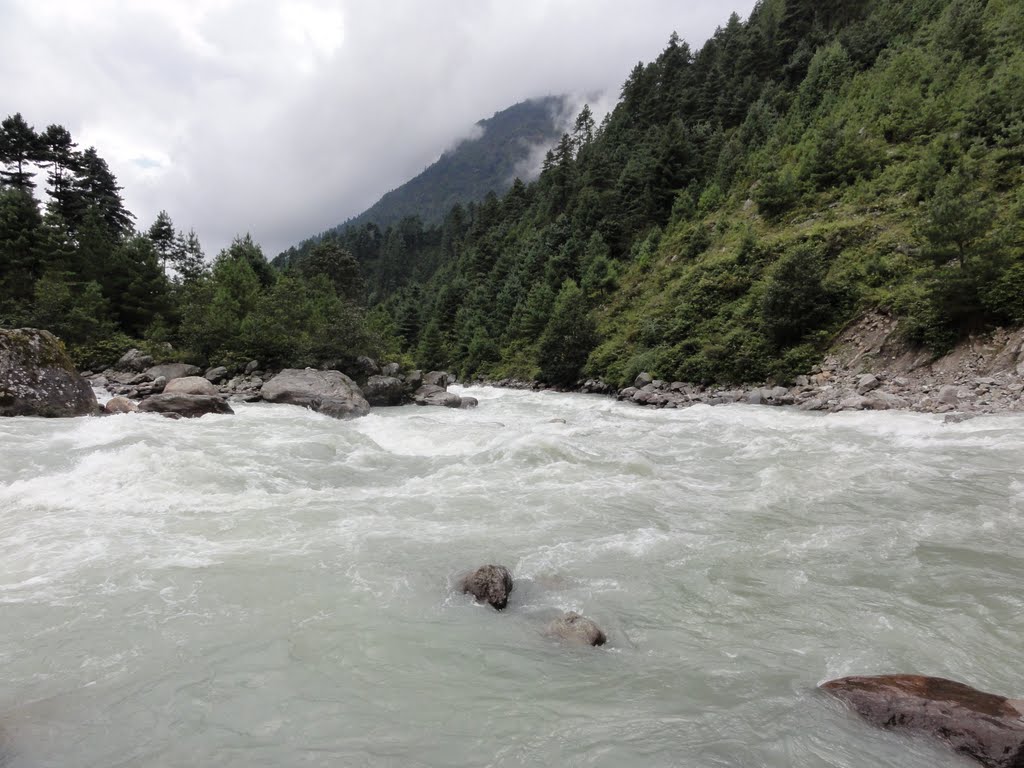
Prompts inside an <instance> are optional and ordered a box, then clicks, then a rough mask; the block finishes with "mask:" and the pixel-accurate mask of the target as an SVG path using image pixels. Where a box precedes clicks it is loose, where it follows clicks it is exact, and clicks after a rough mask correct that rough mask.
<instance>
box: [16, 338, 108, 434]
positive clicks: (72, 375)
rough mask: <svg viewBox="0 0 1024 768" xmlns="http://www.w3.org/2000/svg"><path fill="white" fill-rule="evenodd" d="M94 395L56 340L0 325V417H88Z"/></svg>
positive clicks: (95, 407) (93, 402)
mask: <svg viewBox="0 0 1024 768" xmlns="http://www.w3.org/2000/svg"><path fill="white" fill-rule="evenodd" d="M97 410H98V406H97V404H96V395H95V394H94V393H93V391H92V387H90V386H89V383H88V382H87V381H86V380H85V379H83V378H82V377H81V376H79V375H78V371H76V370H75V366H74V364H73V363H72V362H71V358H70V357H68V353H67V351H66V350H65V349H64V345H63V344H62V343H61V341H60V339H58V338H57V337H56V336H54V335H53V334H52V333H50V332H49V331H41V330H37V329H35V328H19V329H16V330H4V329H2V328H0V416H47V417H64V416H88V415H91V414H95V413H96V412H97Z"/></svg>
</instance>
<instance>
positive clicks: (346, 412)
mask: <svg viewBox="0 0 1024 768" xmlns="http://www.w3.org/2000/svg"><path fill="white" fill-rule="evenodd" d="M260 394H261V395H262V396H263V399H264V400H266V401H267V402H268V403H287V404H289V405H299V406H302V407H304V408H309V409H311V410H314V411H317V412H318V413H322V414H324V415H326V416H331V417H333V418H336V419H351V418H355V417H357V416H365V415H366V414H367V413H369V411H370V404H369V403H368V402H366V398H365V397H363V393H362V390H360V389H359V387H358V386H357V385H356V383H355V382H354V381H352V379H350V378H349V377H348V376H346V375H345V374H343V373H341V372H340V371H317V370H314V369H313V368H306V369H305V370H300V369H298V368H287V369H285V370H283V371H281V372H280V373H279V374H277V375H276V376H275V377H274V378H272V379H271V380H270V381H268V382H267V383H266V384H264V385H263V388H262V389H261V390H260Z"/></svg>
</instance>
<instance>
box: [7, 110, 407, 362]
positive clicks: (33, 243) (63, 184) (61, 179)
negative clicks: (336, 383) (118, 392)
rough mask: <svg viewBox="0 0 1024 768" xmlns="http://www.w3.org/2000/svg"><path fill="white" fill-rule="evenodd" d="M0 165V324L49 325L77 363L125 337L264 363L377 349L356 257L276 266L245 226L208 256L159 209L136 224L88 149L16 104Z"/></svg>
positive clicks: (195, 354)
mask: <svg viewBox="0 0 1024 768" xmlns="http://www.w3.org/2000/svg"><path fill="white" fill-rule="evenodd" d="M0 167H2V170H0V327H6V328H11V327H15V328H16V327H20V326H34V327H38V328H45V329H47V330H50V331H52V332H53V333H55V334H57V335H58V336H60V337H61V338H62V339H63V340H64V341H65V343H66V344H67V345H68V347H69V349H70V351H71V353H72V356H73V357H74V358H75V360H76V362H78V364H79V365H82V366H84V367H94V368H103V367H105V366H107V365H110V364H112V363H113V362H114V361H116V360H117V359H118V357H120V355H121V354H123V353H124V352H125V351H127V350H128V349H129V348H130V347H132V346H142V347H145V348H146V349H148V350H150V351H151V352H152V353H153V354H154V355H155V356H157V357H158V358H160V359H162V360H167V359H185V360H189V361H190V362H196V363H201V364H207V363H212V364H227V365H235V364H238V363H244V362H245V361H246V360H249V359H252V358H257V359H259V360H261V361H263V362H264V363H265V364H267V365H271V366H274V365H276V366H284V365H313V364H317V365H319V364H325V363H328V364H330V363H333V364H344V363H345V362H346V361H348V360H351V359H352V358H353V357H355V356H357V355H360V354H367V353H370V354H378V353H381V352H383V351H384V350H385V349H387V348H388V347H387V341H386V338H385V337H384V336H382V335H381V334H378V333H375V332H374V331H373V330H372V329H371V327H370V325H368V323H367V318H366V312H365V309H364V305H365V301H364V291H363V283H362V279H361V277H360V273H359V267H358V265H357V264H356V263H355V261H354V260H353V258H352V256H351V255H350V254H348V253H346V252H345V251H343V250H342V249H340V248H338V247H337V246H336V245H333V244H331V243H325V244H323V245H322V246H319V247H317V248H315V249H313V250H312V252H311V253H310V254H309V257H308V258H307V260H306V264H305V268H304V269H295V270H292V271H291V272H290V273H289V274H288V275H281V274H280V273H279V272H278V271H277V270H275V269H273V268H272V267H271V266H270V265H269V264H268V263H267V260H266V258H265V257H264V255H263V252H262V250H261V249H260V247H259V245H257V244H256V243H255V242H253V240H252V238H251V237H249V236H248V235H244V236H240V237H238V238H236V239H235V241H234V242H233V243H232V244H231V246H230V247H228V248H226V249H224V250H223V251H222V252H221V253H220V254H218V256H217V257H216V259H214V261H213V263H212V265H211V264H210V263H208V262H207V261H206V259H205V258H204V255H203V252H202V248H201V246H200V243H199V238H198V237H197V236H196V233H195V232H194V231H189V232H188V233H185V232H179V231H176V229H175V227H174V224H173V222H172V220H171V218H170V216H169V215H168V214H167V213H166V212H161V214H160V215H159V216H158V218H157V220H156V221H155V222H154V223H153V224H152V225H151V226H150V227H149V228H148V229H146V230H144V231H142V232H139V231H136V229H135V226H134V217H133V216H132V214H131V213H130V212H129V211H127V210H126V209H125V206H124V202H123V198H122V196H121V187H120V186H119V185H118V183H117V180H116V179H115V177H114V175H113V174H112V173H111V172H110V169H109V167H108V166H107V163H106V162H105V161H104V160H103V159H102V158H101V157H100V156H99V155H98V153H97V152H96V149H95V148H93V147H90V148H88V149H86V150H84V151H80V150H79V149H78V147H77V145H76V144H75V142H74V140H73V138H72V136H71V134H70V132H69V131H68V130H67V129H66V128H64V127H63V126H60V125H50V126H48V127H47V128H46V129H45V130H43V131H41V132H38V131H36V130H35V128H34V127H33V126H31V125H30V124H29V123H28V122H27V121H26V119H25V118H24V117H23V116H22V115H21V114H20V113H18V114H14V115H11V116H9V117H7V118H6V119H5V120H3V122H2V123H0ZM40 174H42V175H43V177H44V180H45V184H44V189H43V190H42V195H39V192H40V191H39V190H37V178H38V177H39V175H40ZM37 195H39V197H37ZM40 197H41V198H42V200H40V199H39V198H40Z"/></svg>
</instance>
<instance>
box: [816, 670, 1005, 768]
mask: <svg viewBox="0 0 1024 768" xmlns="http://www.w3.org/2000/svg"><path fill="white" fill-rule="evenodd" d="M821 688H822V689H823V690H825V691H827V692H828V693H830V694H831V695H833V696H835V697H836V698H838V699H840V700H842V701H844V702H845V703H846V704H848V705H849V706H850V707H851V708H852V709H853V710H854V711H855V712H856V713H857V714H858V715H860V716H861V717H863V718H864V719H865V720H867V721H868V722H869V723H871V724H872V725H876V726H879V727H881V728H892V729H899V730H905V731H908V732H911V733H918V734H923V735H926V736H933V737H935V738H936V739H938V740H939V741H941V742H942V743H944V744H946V745H947V746H948V747H950V748H951V749H953V750H954V751H955V752H958V753H960V754H962V755H965V756H967V757H971V758H974V759H975V760H977V761H978V762H979V763H981V764H982V765H984V766H989V768H1024V701H1022V700H1020V699H1008V698H1006V697H1005V696H999V695H996V694H993V693H985V692H984V691H979V690H977V689H976V688H972V687H971V686H969V685H965V684H963V683H958V682H955V681H953V680H945V679H943V678H941V677H925V676H923V675H878V676H874V677H844V678H840V679H838V680H830V681H829V682H827V683H822V685H821Z"/></svg>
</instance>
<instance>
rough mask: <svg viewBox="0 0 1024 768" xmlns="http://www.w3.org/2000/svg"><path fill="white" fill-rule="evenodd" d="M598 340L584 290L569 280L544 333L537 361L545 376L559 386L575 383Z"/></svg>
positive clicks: (543, 376)
mask: <svg viewBox="0 0 1024 768" xmlns="http://www.w3.org/2000/svg"><path fill="white" fill-rule="evenodd" d="M596 343H597V334H596V330H595V328H594V321H593V320H591V318H590V316H589V314H588V313H587V308H586V302H585V301H584V299H583V294H582V293H581V291H580V289H579V286H577V285H576V283H575V282H574V281H572V280H566V281H565V283H563V284H562V288H561V290H560V291H559V292H558V297H557V298H556V299H555V305H554V309H553V311H552V313H551V319H550V320H549V322H548V324H547V326H546V327H545V328H544V332H543V333H542V334H541V337H540V343H539V345H538V350H537V362H538V363H539V364H540V375H541V378H542V379H544V380H545V381H547V382H549V383H551V384H557V385H559V386H570V385H572V384H573V383H575V381H576V379H577V378H579V375H580V370H581V369H582V368H583V365H584V363H586V362H587V357H588V356H589V355H590V352H591V350H592V349H593V348H594V345H595V344H596Z"/></svg>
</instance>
